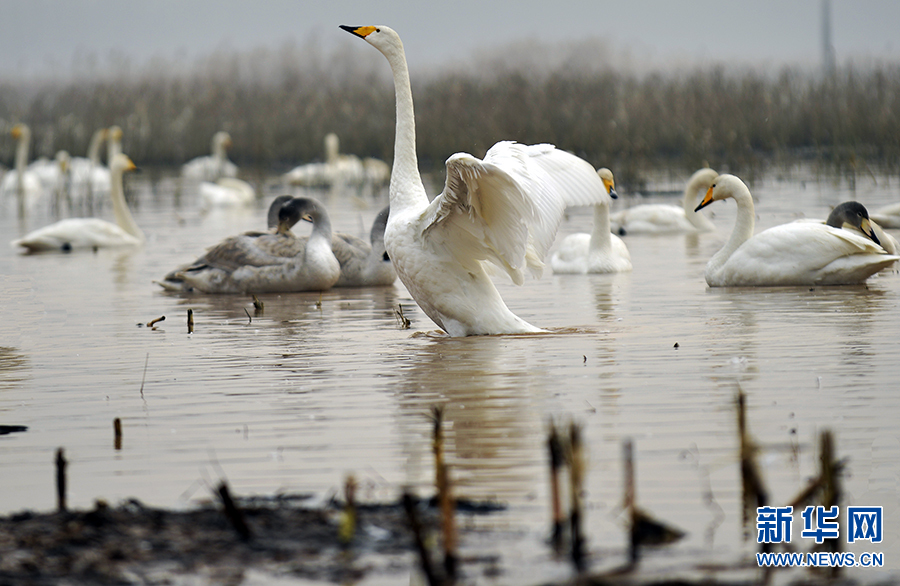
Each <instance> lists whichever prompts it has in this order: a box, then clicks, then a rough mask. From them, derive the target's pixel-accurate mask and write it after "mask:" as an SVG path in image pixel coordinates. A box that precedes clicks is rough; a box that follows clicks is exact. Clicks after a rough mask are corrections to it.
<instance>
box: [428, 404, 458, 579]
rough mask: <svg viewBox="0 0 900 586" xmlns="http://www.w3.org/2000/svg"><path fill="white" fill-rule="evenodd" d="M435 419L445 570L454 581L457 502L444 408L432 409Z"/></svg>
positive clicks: (436, 462)
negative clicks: (452, 487)
mask: <svg viewBox="0 0 900 586" xmlns="http://www.w3.org/2000/svg"><path fill="white" fill-rule="evenodd" d="M432 415H433V421H434V434H433V435H434V439H433V444H432V447H433V450H434V473H435V479H434V481H435V487H436V489H437V496H438V505H439V507H440V512H441V528H442V533H443V541H444V572H445V573H446V575H447V577H448V578H449V579H450V580H451V581H452V580H455V578H456V566H457V556H456V519H455V513H456V503H455V502H454V500H453V495H452V494H451V490H450V473H449V470H448V467H447V463H446V462H445V461H444V431H443V428H444V409H443V407H435V408H434V409H433V410H432Z"/></svg>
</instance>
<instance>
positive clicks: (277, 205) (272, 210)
mask: <svg viewBox="0 0 900 586" xmlns="http://www.w3.org/2000/svg"><path fill="white" fill-rule="evenodd" d="M292 199H294V196H292V195H279V196H278V197H276V198H275V199H274V200H272V204H271V205H270V206H269V213H268V215H266V223H267V224H268V227H269V229H270V230H271V229H272V228H278V212H280V211H281V208H282V206H284V204H286V203H287V202H289V201H291V200H292ZM298 220H299V218H298ZM296 223H297V222H294V224H296ZM292 225H293V224H292Z"/></svg>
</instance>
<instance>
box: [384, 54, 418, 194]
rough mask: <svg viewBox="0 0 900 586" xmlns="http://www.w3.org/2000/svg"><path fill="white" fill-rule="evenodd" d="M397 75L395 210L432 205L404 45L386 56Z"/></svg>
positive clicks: (393, 189)
mask: <svg viewBox="0 0 900 586" xmlns="http://www.w3.org/2000/svg"><path fill="white" fill-rule="evenodd" d="M385 57H387V60H388V63H390V65H391V73H392V74H393V76H394V92H395V94H396V102H397V126H396V130H395V134H394V164H393V168H392V170H391V187H390V193H391V207H392V209H399V208H401V207H408V206H410V205H415V204H421V203H422V202H424V203H426V204H427V203H428V197H427V196H426V195H425V188H424V187H423V186H422V177H421V175H419V162H418V159H417V157H416V115H415V110H414V108H413V96H412V88H411V86H410V82H409V67H408V66H407V64H406V56H405V55H404V53H403V50H402V45H401V49H400V50H399V51H392V52H391V53H390V54H388V53H385Z"/></svg>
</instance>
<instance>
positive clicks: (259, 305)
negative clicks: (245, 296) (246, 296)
mask: <svg viewBox="0 0 900 586" xmlns="http://www.w3.org/2000/svg"><path fill="white" fill-rule="evenodd" d="M252 297H253V311H254V312H255V313H256V314H257V315H259V314H260V313H262V312H263V309H265V305H263V302H262V301H260V300H259V297H257V296H256V295H253V296H252Z"/></svg>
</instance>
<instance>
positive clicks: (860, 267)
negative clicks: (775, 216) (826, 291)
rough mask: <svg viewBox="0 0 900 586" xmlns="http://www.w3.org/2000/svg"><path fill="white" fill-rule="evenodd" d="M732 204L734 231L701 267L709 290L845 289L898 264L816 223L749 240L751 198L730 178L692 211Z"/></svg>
mask: <svg viewBox="0 0 900 586" xmlns="http://www.w3.org/2000/svg"><path fill="white" fill-rule="evenodd" d="M726 198H732V199H734V200H735V201H736V202H737V219H736V220H735V225H734V230H733V231H732V233H731V237H730V238H729V239H728V242H726V243H725V246H723V247H722V249H721V250H720V251H719V252H717V253H716V254H715V255H714V256H713V257H712V259H711V260H710V261H709V263H708V264H707V265H706V282H707V283H708V284H709V286H710V287H743V286H779V285H850V284H856V283H862V282H863V281H865V280H866V279H867V278H868V277H869V276H871V275H873V274H874V273H876V272H878V271H880V270H881V269H883V268H885V267H887V266H889V265H891V264H892V263H893V262H894V261H896V260H897V259H898V257H896V256H892V255H888V254H885V252H884V250H883V249H882V248H881V247H880V246H878V245H877V244H875V243H874V242H873V241H872V240H870V239H869V238H865V237H863V236H858V235H856V234H853V233H852V232H850V231H849V230H842V229H840V228H834V227H832V226H827V225H825V224H820V223H817V222H791V223H788V224H782V225H780V226H775V227H774V228H769V229H768V230H765V231H763V232H760V233H759V234H757V235H755V236H754V235H753V226H754V211H753V197H752V196H751V195H750V190H749V189H748V188H747V186H746V185H744V182H743V181H741V180H740V179H738V178H737V177H735V176H734V175H719V176H718V177H716V180H715V183H714V184H713V185H712V186H711V187H710V188H709V189H708V190H707V192H706V197H704V198H703V201H702V202H701V203H700V205H698V206H697V209H698V210H699V209H701V208H703V207H705V206H707V205H709V204H710V203H712V202H713V201H717V200H721V199H726Z"/></svg>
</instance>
